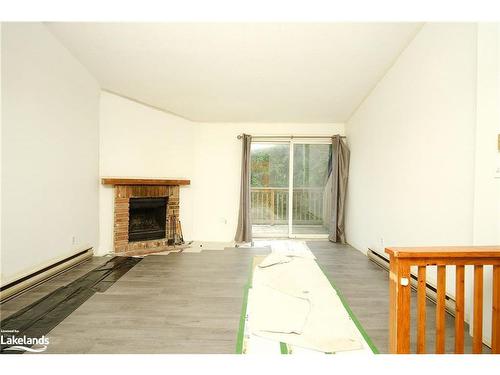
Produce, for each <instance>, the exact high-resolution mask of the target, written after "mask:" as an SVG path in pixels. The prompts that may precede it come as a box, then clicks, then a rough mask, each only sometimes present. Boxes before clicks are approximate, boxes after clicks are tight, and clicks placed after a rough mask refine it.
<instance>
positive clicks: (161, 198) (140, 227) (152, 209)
mask: <svg viewBox="0 0 500 375" xmlns="http://www.w3.org/2000/svg"><path fill="white" fill-rule="evenodd" d="M102 183H103V184H105V185H113V186H114V226H113V247H114V251H115V252H116V253H122V252H128V251H134V250H152V249H157V250H163V249H167V248H171V247H173V246H175V245H179V232H180V231H179V225H180V224H179V222H180V218H179V204H180V202H179V190H180V187H181V186H183V185H189V184H190V181H189V180H165V179H161V180H160V179H123V178H103V179H102Z"/></svg>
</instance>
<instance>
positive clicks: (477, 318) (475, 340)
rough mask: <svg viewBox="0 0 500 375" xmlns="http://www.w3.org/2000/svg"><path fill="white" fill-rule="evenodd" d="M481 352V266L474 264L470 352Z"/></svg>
mask: <svg viewBox="0 0 500 375" xmlns="http://www.w3.org/2000/svg"><path fill="white" fill-rule="evenodd" d="M482 352H483V266H477V265H476V266H474V322H473V336H472V353H474V354H481V353H482Z"/></svg>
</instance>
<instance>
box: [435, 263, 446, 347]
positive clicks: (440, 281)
mask: <svg viewBox="0 0 500 375" xmlns="http://www.w3.org/2000/svg"><path fill="white" fill-rule="evenodd" d="M445 305H446V266H438V267H437V301H436V354H443V353H444V349H445V328H446V326H445V318H446V315H445V314H446V312H445Z"/></svg>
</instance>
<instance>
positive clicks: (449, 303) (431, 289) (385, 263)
mask: <svg viewBox="0 0 500 375" xmlns="http://www.w3.org/2000/svg"><path fill="white" fill-rule="evenodd" d="M366 255H367V256H368V259H370V260H371V261H372V262H374V263H375V264H377V265H378V266H380V267H382V268H384V269H385V270H387V271H389V260H388V259H387V258H386V257H384V256H383V255H381V254H379V253H377V252H376V251H375V250H372V249H368V252H367V254H366ZM410 276H411V277H410V282H411V287H412V288H413V289H414V290H417V284H418V277H417V276H416V275H414V274H410ZM425 285H426V287H425V294H426V295H427V298H428V299H429V300H430V301H431V302H433V303H436V302H437V290H436V287H435V286H434V285H432V284H429V283H428V282H426V283H425ZM445 306H446V307H445V308H446V312H448V313H449V314H450V315H453V316H455V300H454V299H453V298H452V297H450V296H449V295H446V299H445Z"/></svg>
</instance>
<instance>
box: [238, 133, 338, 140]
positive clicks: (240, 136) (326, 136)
mask: <svg viewBox="0 0 500 375" xmlns="http://www.w3.org/2000/svg"><path fill="white" fill-rule="evenodd" d="M333 137H334V136H333V135H252V138H291V139H294V138H302V139H303V138H330V139H331V138H333ZM236 138H238V139H241V138H243V134H238V135H237V136H236ZM340 138H347V137H346V136H345V135H341V136H340Z"/></svg>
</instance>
